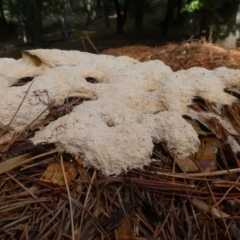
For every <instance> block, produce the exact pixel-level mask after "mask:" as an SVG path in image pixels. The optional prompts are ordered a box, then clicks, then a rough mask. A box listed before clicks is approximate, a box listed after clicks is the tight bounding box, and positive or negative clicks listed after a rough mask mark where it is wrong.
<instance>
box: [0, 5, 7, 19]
mask: <svg viewBox="0 0 240 240" xmlns="http://www.w3.org/2000/svg"><path fill="white" fill-rule="evenodd" d="M0 20H1V22H2V23H6V22H7V21H6V18H5V15H4V11H3V1H2V0H0Z"/></svg>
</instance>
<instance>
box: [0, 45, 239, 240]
mask: <svg viewBox="0 0 240 240" xmlns="http://www.w3.org/2000/svg"><path fill="white" fill-rule="evenodd" d="M133 48H134V47H133ZM136 48H137V49H139V54H137V51H138V50H136ZM136 48H135V50H134V54H135V55H138V57H136V58H138V59H141V60H149V59H161V60H163V61H165V63H166V64H168V65H169V66H171V67H172V68H173V69H174V70H180V69H187V68H190V67H193V66H201V67H206V68H208V69H213V68H215V67H219V66H226V67H230V68H236V69H240V62H239V61H240V54H239V52H238V50H227V49H223V48H220V47H218V46H215V45H212V44H209V43H207V42H195V41H191V42H188V43H183V44H181V45H167V46H164V47H162V48H159V49H150V48H145V47H144V48H143V49H142V51H141V50H140V49H141V47H136ZM130 49H132V48H130ZM115 51H116V50H115ZM119 51H120V52H119V54H120V55H122V54H123V55H131V51H132V50H131V51H130V53H128V52H127V48H124V49H123V51H124V52H121V50H120V49H119ZM114 54H115V55H116V53H114ZM144 54H145V55H144ZM229 91H231V93H232V92H237V89H236V88H233V89H231V90H229ZM238 96H239V95H238ZM80 103H81V101H80V100H79V99H77V100H76V99H69V100H68V101H66V103H65V105H64V106H61V108H59V109H56V108H51V106H49V108H50V114H49V116H48V117H47V118H46V119H45V120H44V121H43V122H42V125H47V124H48V123H49V122H51V121H52V120H54V119H57V118H58V117H60V116H63V115H64V114H67V113H68V112H69V111H71V109H72V108H73V107H74V106H75V105H77V104H80ZM193 108H194V109H195V110H196V111H214V108H213V106H212V104H211V103H208V102H207V101H205V100H204V101H203V100H202V99H200V100H199V99H197V100H196V101H195V102H194V106H193ZM239 109H240V103H239V102H236V103H235V104H233V105H232V106H224V108H223V109H222V112H220V113H219V112H218V113H217V114H219V116H221V117H224V118H226V119H228V121H230V122H231V124H232V125H234V126H236V129H238V131H239V129H240V120H239V119H240V116H239ZM203 125H204V126H203ZM199 126H200V127H201V131H199V134H200V135H199V136H200V138H201V136H205V135H206V136H215V138H217V139H218V149H219V150H218V153H217V155H216V159H215V160H214V161H215V162H216V169H214V171H212V172H204V171H203V172H201V171H199V172H197V173H182V172H181V170H180V168H179V167H178V165H177V164H176V161H175V159H173V158H172V157H171V156H170V155H169V154H168V153H167V152H166V150H165V149H164V147H163V146H161V145H160V144H159V145H156V146H155V148H154V154H153V156H154V158H155V159H157V160H156V161H153V162H152V163H151V165H150V166H146V167H145V169H143V170H139V169H133V170H131V171H129V172H127V173H124V174H122V175H120V176H111V177H104V176H102V175H101V174H100V173H98V172H97V171H96V170H94V169H84V168H83V167H82V166H81V161H75V160H74V159H72V157H71V156H69V155H67V154H59V153H58V152H57V151H56V150H55V147H54V145H47V144H46V145H41V146H33V145H32V144H30V143H29V141H28V139H29V138H30V137H31V136H33V134H34V131H36V128H37V127H39V126H37V127H35V128H31V126H29V127H28V129H25V131H24V132H22V133H19V134H18V135H15V136H13V138H12V140H10V141H8V142H6V143H3V144H1V145H0V152H1V155H0V189H1V191H0V239H3V240H7V239H36V240H37V239H53V240H55V239H56V240H57V239H58V240H60V239H83V240H85V239H86V240H91V239H94V240H95V239H99V240H102V239H118V240H123V239H135V240H146V239H155V240H157V239H239V235H240V234H239V231H240V229H239V223H240V222H239V218H240V194H239V191H240V183H239V179H240V168H239V165H240V164H239V156H238V155H237V154H235V153H234V151H232V148H231V147H230V146H229V145H228V144H226V140H227V138H228V137H229V136H232V137H233V138H234V139H235V141H237V142H238V143H240V139H239V135H238V136H233V135H231V134H230V133H229V132H227V131H226V130H225V129H224V128H223V127H222V126H221V124H220V123H219V122H218V121H216V119H212V120H210V121H206V122H204V124H203V123H199ZM7 130H8V129H7V127H6V128H5V129H2V131H1V135H0V137H1V136H3V133H5V132H7ZM192 160H193V161H196V159H194V158H193V159H192ZM64 161H65V162H66V161H68V162H74V164H75V165H76V167H77V168H78V171H79V175H78V177H77V178H76V179H75V180H74V181H71V182H70V183H69V184H68V188H67V187H65V186H61V187H60V186H56V185H52V184H49V183H44V182H42V181H40V177H41V176H42V174H43V172H44V171H45V170H46V168H47V167H48V165H49V164H50V163H52V162H61V163H62V170H63V172H64V166H63V162H64ZM212 161H213V160H212ZM200 167H201V166H200ZM65 182H67V180H66V177H65Z"/></svg>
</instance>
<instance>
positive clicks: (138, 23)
mask: <svg viewBox="0 0 240 240" xmlns="http://www.w3.org/2000/svg"><path fill="white" fill-rule="evenodd" d="M134 5H135V6H134V7H135V31H136V38H137V40H140V39H141V38H142V34H143V11H144V9H143V8H144V1H143V0H142V1H140V2H139V1H138V0H135V1H134Z"/></svg>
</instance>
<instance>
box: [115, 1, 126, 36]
mask: <svg viewBox="0 0 240 240" xmlns="http://www.w3.org/2000/svg"><path fill="white" fill-rule="evenodd" d="M113 2H114V6H115V10H116V13H117V34H122V33H123V27H124V24H125V21H126V17H127V11H128V3H129V1H128V0H125V1H124V11H123V15H122V13H121V8H120V4H119V0H113Z"/></svg>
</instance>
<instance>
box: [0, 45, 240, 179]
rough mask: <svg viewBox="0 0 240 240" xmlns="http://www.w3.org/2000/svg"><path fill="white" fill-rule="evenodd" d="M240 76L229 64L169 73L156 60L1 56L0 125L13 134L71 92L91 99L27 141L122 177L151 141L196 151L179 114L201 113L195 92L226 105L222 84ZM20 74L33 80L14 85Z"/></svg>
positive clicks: (144, 159)
mask: <svg viewBox="0 0 240 240" xmlns="http://www.w3.org/2000/svg"><path fill="white" fill-rule="evenodd" d="M239 75H240V71H238V70H230V69H227V68H219V69H215V70H213V71H208V70H206V69H203V68H192V69H189V70H184V71H179V72H172V70H171V69H170V68H169V67H168V66H166V65H165V64H164V63H163V62H161V61H158V60H156V61H149V62H143V63H141V62H138V61H136V60H134V59H131V58H129V57H113V56H107V55H94V54H90V53H83V52H78V51H61V50H41V49H39V50H32V51H28V52H26V53H24V54H23V58H22V59H20V60H13V59H0V113H1V114H0V127H1V126H2V127H3V126H6V125H8V124H9V123H11V124H10V128H11V129H12V130H13V131H22V130H24V129H25V128H26V127H27V126H29V124H31V126H33V125H36V124H37V123H39V122H40V121H42V120H43V119H44V118H46V116H47V115H48V113H49V109H50V106H53V105H55V106H60V105H61V104H63V103H64V101H65V100H66V99H67V98H68V97H69V96H74V97H79V98H84V99H88V101H84V102H83V103H82V104H81V105H79V106H76V107H75V108H74V110H73V111H72V112H71V113H69V114H68V115H65V116H63V117H61V118H59V119H57V120H56V121H54V122H52V123H50V124H49V125H48V126H46V127H44V128H43V129H39V131H37V132H36V134H35V136H34V137H33V138H32V141H33V143H34V144H40V143H46V142H47V143H55V144H56V146H57V148H58V149H59V151H66V152H68V153H71V154H73V155H76V156H82V157H83V159H84V164H85V166H89V167H95V168H97V169H99V170H100V171H101V172H102V173H103V174H105V175H111V174H119V173H121V172H123V171H126V170H128V169H130V168H133V167H140V168H141V167H143V165H146V164H148V163H149V161H150V159H151V155H152V151H153V146H154V145H153V143H158V142H161V143H164V144H165V146H166V148H167V149H168V151H169V152H170V153H171V154H172V156H174V157H175V156H176V157H177V158H178V159H184V158H186V157H188V156H190V155H192V154H194V153H196V151H197V150H198V147H199V144H200V142H199V139H198V135H197V133H196V132H195V130H194V129H193V127H192V125H191V124H190V123H188V122H187V121H185V120H184V118H182V115H184V114H185V115H187V114H189V116H191V117H193V116H195V117H196V119H197V118H198V115H194V113H193V112H192V111H190V110H189V109H188V107H187V106H188V105H189V104H190V103H191V101H192V99H193V97H194V96H201V97H203V98H205V99H207V100H208V101H210V102H216V103H220V104H231V103H232V102H233V101H235V100H236V99H235V97H233V96H230V95H229V94H227V93H225V92H224V90H223V89H224V88H226V87H231V86H233V85H237V84H238V82H239V80H238V76H239ZM24 77H34V80H33V81H32V82H29V83H27V84H25V85H24V86H12V85H13V84H14V83H16V82H17V81H18V79H20V78H24ZM89 77H91V78H94V79H96V80H97V81H98V83H91V82H88V81H87V80H86V79H88V78H89ZM16 112H17V114H16ZM193 118H194V117H193ZM8 134H9V133H8ZM10 135H11V134H10Z"/></svg>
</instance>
